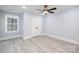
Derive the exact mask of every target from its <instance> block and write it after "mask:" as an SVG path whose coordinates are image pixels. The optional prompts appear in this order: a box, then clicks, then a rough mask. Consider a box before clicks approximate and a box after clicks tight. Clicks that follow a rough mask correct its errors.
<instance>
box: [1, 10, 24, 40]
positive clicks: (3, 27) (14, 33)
mask: <svg viewBox="0 0 79 59" xmlns="http://www.w3.org/2000/svg"><path fill="white" fill-rule="evenodd" d="M6 14H7V15H15V16H18V17H19V31H18V32H11V33H6V32H5V15H6ZM22 20H23V19H22V15H21V14H17V13H11V12H7V11H2V10H0V40H3V39H7V38H12V37H19V36H20V37H21V36H22V30H23V29H22Z"/></svg>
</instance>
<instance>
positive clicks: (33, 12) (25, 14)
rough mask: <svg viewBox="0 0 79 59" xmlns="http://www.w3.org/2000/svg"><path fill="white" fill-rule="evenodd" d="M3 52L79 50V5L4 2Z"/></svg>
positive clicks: (0, 11)
mask: <svg viewBox="0 0 79 59" xmlns="http://www.w3.org/2000/svg"><path fill="white" fill-rule="evenodd" d="M0 53H79V5H0Z"/></svg>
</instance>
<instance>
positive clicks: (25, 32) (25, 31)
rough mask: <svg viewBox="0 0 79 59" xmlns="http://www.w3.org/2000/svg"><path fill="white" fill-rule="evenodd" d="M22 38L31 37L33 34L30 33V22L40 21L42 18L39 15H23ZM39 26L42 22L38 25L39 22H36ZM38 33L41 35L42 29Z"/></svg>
mask: <svg viewBox="0 0 79 59" xmlns="http://www.w3.org/2000/svg"><path fill="white" fill-rule="evenodd" d="M23 19H24V21H23V38H24V39H25V38H28V37H31V36H33V32H32V21H33V20H35V19H36V20H38V21H39V20H42V16H39V15H35V14H31V13H24V14H23ZM38 23H39V24H40V25H42V21H41V23H40V21H39V22H38ZM40 33H42V29H41V31H40Z"/></svg>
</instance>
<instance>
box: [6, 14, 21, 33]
mask: <svg viewBox="0 0 79 59" xmlns="http://www.w3.org/2000/svg"><path fill="white" fill-rule="evenodd" d="M8 17H9V18H16V19H17V30H16V31H8V30H7V21H8V20H7V18H8ZM5 32H6V33H12V32H19V16H15V15H5Z"/></svg>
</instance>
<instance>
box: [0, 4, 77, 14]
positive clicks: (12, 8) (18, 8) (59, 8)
mask: <svg viewBox="0 0 79 59" xmlns="http://www.w3.org/2000/svg"><path fill="white" fill-rule="evenodd" d="M22 6H23V5H0V9H1V10H5V11H9V12H15V13H23V12H30V13H34V14H38V13H39V12H40V11H37V10H36V9H43V5H25V6H26V9H23V8H22ZM76 6H78V5H48V8H53V7H56V8H57V10H56V11H54V12H59V11H63V10H66V9H69V8H73V7H76Z"/></svg>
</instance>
